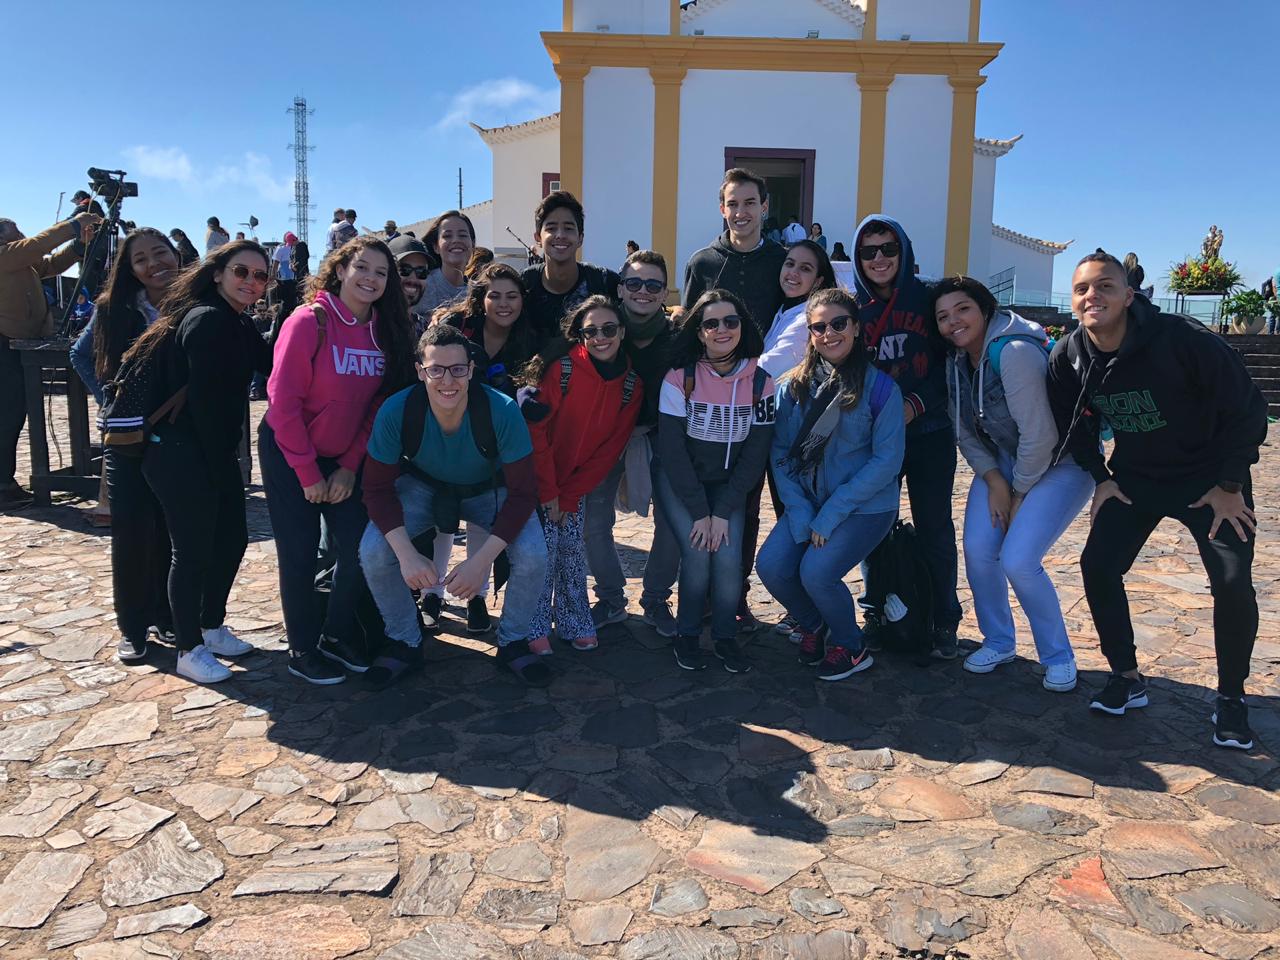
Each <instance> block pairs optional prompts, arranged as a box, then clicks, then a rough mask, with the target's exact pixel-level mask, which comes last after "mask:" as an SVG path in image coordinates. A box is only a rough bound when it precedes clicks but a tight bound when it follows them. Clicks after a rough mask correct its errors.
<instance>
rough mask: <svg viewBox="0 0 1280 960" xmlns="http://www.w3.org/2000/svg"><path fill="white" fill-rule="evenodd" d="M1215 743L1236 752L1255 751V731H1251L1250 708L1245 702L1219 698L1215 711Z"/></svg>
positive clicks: (1230, 698)
mask: <svg viewBox="0 0 1280 960" xmlns="http://www.w3.org/2000/svg"><path fill="white" fill-rule="evenodd" d="M1213 742H1214V743H1216V744H1217V745H1218V746H1220V747H1233V748H1235V749H1236V750H1252V749H1253V731H1252V730H1250V729H1249V708H1248V707H1246V706H1245V705H1244V701H1243V700H1236V699H1234V698H1232V697H1219V698H1218V704H1217V706H1216V707H1214V710H1213Z"/></svg>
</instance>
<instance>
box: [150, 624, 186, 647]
mask: <svg viewBox="0 0 1280 960" xmlns="http://www.w3.org/2000/svg"><path fill="white" fill-rule="evenodd" d="M147 633H149V634H151V636H153V637H155V638H156V639H157V640H159V641H160V642H161V643H167V644H170V645H172V644H174V643H177V642H178V635H177V634H176V633H174V632H173V624H172V623H167V624H166V623H161V624H155V625H152V626H151V627H148V628H147Z"/></svg>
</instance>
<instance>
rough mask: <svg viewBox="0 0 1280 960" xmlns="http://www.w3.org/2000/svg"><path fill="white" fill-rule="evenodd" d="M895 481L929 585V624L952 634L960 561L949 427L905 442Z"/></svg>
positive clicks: (957, 617) (953, 445)
mask: <svg viewBox="0 0 1280 960" xmlns="http://www.w3.org/2000/svg"><path fill="white" fill-rule="evenodd" d="M899 479H905V480H906V482H907V499H908V501H909V502H910V503H911V522H912V524H913V525H914V526H915V528H916V540H917V542H918V543H919V544H920V552H921V554H922V555H923V556H924V562H925V564H926V565H927V566H928V568H929V578H930V580H931V581H932V583H933V622H934V626H935V627H938V628H941V629H951V630H954V629H955V628H956V627H957V626H958V625H959V623H960V616H961V610H960V598H959V597H958V596H956V578H957V577H958V576H959V573H960V560H959V557H958V555H957V551H956V525H955V523H954V522H953V521H952V519H951V493H952V489H953V487H954V486H955V480H956V438H955V434H954V433H953V432H952V430H951V428H950V427H947V428H946V429H945V430H934V431H932V432H930V433H921V434H916V435H915V436H908V437H907V449H906V454H905V456H904V457H903V458H902V473H901V474H900V475H899Z"/></svg>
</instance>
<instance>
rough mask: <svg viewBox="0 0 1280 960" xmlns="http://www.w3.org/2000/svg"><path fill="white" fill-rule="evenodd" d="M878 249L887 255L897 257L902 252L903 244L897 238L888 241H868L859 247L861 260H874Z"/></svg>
mask: <svg viewBox="0 0 1280 960" xmlns="http://www.w3.org/2000/svg"><path fill="white" fill-rule="evenodd" d="M876 251H879V252H880V253H883V254H884V255H885V256H886V257H896V256H897V255H898V254H900V253H901V252H902V244H900V243H898V241H896V240H890V241H889V242H888V243H868V244H865V245H863V246H861V247H859V248H858V259H859V260H874V259H875V258H876Z"/></svg>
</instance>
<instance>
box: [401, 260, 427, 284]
mask: <svg viewBox="0 0 1280 960" xmlns="http://www.w3.org/2000/svg"><path fill="white" fill-rule="evenodd" d="M399 269H400V276H402V277H417V278H418V279H419V280H425V279H427V272H428V271H427V268H426V267H411V266H409V265H408V264H407V263H402V264H401V265H400V268H399Z"/></svg>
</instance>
